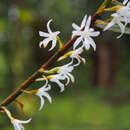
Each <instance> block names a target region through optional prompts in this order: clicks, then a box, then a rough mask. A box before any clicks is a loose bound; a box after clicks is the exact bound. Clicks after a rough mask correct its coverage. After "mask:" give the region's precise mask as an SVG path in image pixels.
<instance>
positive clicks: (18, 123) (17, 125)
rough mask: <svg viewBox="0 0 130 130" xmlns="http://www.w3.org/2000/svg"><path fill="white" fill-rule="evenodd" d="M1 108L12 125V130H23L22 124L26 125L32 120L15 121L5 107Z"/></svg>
mask: <svg viewBox="0 0 130 130" xmlns="http://www.w3.org/2000/svg"><path fill="white" fill-rule="evenodd" d="M2 108H3V110H4V111H5V112H6V114H7V116H8V117H9V119H10V121H11V123H12V124H13V126H14V130H24V126H23V125H22V124H27V123H29V122H30V121H31V120H32V119H31V118H30V119H28V120H26V121H22V120H18V119H15V118H14V117H12V115H11V113H10V111H9V110H7V109H6V108H5V107H2Z"/></svg>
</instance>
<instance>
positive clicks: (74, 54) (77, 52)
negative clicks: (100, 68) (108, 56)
mask: <svg viewBox="0 0 130 130" xmlns="http://www.w3.org/2000/svg"><path fill="white" fill-rule="evenodd" d="M82 52H83V48H81V47H80V48H78V49H76V50H73V51H72V54H71V55H70V57H71V58H72V59H76V60H77V61H78V63H77V64H75V65H73V66H78V65H80V63H81V62H83V63H84V64H85V63H86V61H85V58H83V57H81V56H80V54H81V53H82Z"/></svg>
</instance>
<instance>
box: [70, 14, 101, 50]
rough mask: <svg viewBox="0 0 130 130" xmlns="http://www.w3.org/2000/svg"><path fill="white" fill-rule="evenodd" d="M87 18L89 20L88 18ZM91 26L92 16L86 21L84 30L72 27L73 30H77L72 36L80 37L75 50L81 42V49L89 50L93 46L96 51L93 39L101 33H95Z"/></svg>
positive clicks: (75, 44)
mask: <svg viewBox="0 0 130 130" xmlns="http://www.w3.org/2000/svg"><path fill="white" fill-rule="evenodd" d="M85 18H86V19H87V17H85ZM90 25H91V16H89V17H88V20H86V22H85V26H84V29H83V30H81V29H79V28H77V27H76V26H74V25H72V26H73V28H74V29H75V31H72V36H78V38H77V40H76V41H75V43H74V46H73V48H74V49H76V48H77V47H78V46H79V45H80V42H83V44H82V46H81V47H85V49H86V50H88V49H89V48H90V45H91V46H92V47H93V48H94V50H96V44H95V42H94V40H93V39H92V38H91V37H97V36H98V35H99V34H100V32H99V31H94V29H93V28H90Z"/></svg>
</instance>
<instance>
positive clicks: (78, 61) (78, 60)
mask: <svg viewBox="0 0 130 130" xmlns="http://www.w3.org/2000/svg"><path fill="white" fill-rule="evenodd" d="M75 59H76V60H77V63H76V64H74V65H73V66H74V67H76V66H79V65H80V59H79V58H78V57H75Z"/></svg>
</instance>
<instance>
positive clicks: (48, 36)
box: [39, 19, 60, 51]
mask: <svg viewBox="0 0 130 130" xmlns="http://www.w3.org/2000/svg"><path fill="white" fill-rule="evenodd" d="M51 22H52V19H51V20H49V21H48V23H47V30H48V33H46V32H42V31H39V35H40V36H41V37H45V39H44V40H43V41H41V42H40V44H39V46H40V47H41V46H42V45H44V47H46V46H47V45H48V43H49V42H52V46H51V48H50V49H49V51H51V50H52V49H53V48H54V47H55V46H56V42H57V38H56V37H57V35H58V34H59V33H60V32H59V31H56V32H52V30H51V29H50V23H51Z"/></svg>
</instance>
